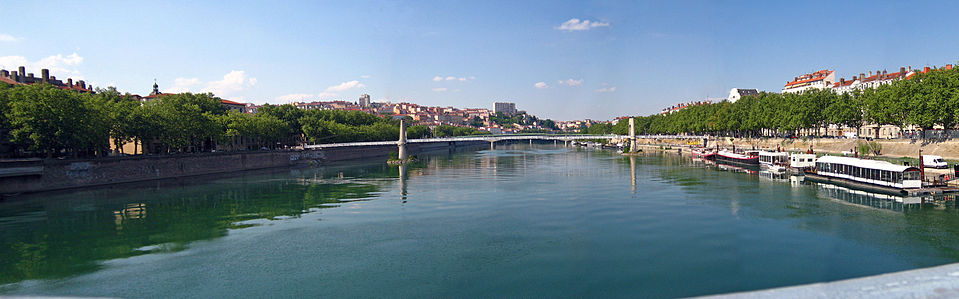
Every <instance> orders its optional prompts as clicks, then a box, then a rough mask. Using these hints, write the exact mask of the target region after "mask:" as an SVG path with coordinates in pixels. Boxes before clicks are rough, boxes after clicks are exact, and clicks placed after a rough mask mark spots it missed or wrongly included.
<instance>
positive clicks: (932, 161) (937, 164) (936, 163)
mask: <svg viewBox="0 0 959 299" xmlns="http://www.w3.org/2000/svg"><path fill="white" fill-rule="evenodd" d="M922 166H925V167H931V168H947V167H949V165H948V164H946V161H945V160H943V159H942V157H940V156H933V155H922Z"/></svg>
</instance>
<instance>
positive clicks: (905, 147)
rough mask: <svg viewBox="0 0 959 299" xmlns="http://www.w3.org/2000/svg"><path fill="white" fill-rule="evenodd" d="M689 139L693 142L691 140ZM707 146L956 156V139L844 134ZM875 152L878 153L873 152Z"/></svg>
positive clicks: (674, 143) (726, 140) (720, 141)
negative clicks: (869, 138)
mask: <svg viewBox="0 0 959 299" xmlns="http://www.w3.org/2000/svg"><path fill="white" fill-rule="evenodd" d="M639 143H640V144H643V145H646V146H653V147H659V146H671V147H686V146H692V147H699V146H702V144H701V143H700V141H695V142H690V141H689V140H668V139H667V140H655V139H648V140H647V139H641V140H639ZM690 143H692V144H690ZM707 146H709V147H717V146H718V147H721V148H728V147H733V146H735V147H736V148H741V149H751V148H759V149H767V150H775V149H777V148H778V149H782V150H786V151H807V150H809V149H812V150H813V151H815V152H817V153H831V154H841V153H843V152H858V153H860V155H870V156H881V157H885V158H902V157H907V158H918V157H919V151H920V150H922V154H924V155H937V156H942V157H943V158H945V159H949V160H959V140H946V141H939V142H921V141H919V140H908V139H889V140H872V141H866V140H863V139H844V138H732V137H720V138H711V139H709V140H708V141H707ZM866 147H868V149H869V150H868V151H867V150H865V148H866ZM876 152H878V154H877V153H876Z"/></svg>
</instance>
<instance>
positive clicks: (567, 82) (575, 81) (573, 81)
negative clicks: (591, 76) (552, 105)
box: [557, 78, 583, 86]
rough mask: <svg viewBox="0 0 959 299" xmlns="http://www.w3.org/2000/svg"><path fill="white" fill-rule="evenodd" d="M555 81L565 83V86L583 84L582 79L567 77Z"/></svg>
mask: <svg viewBox="0 0 959 299" xmlns="http://www.w3.org/2000/svg"><path fill="white" fill-rule="evenodd" d="M557 83H559V84H560V85H566V86H580V85H583V79H579V80H574V79H573V78H569V79H566V80H559V81H557Z"/></svg>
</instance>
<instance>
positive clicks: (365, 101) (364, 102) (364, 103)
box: [359, 93, 370, 108]
mask: <svg viewBox="0 0 959 299" xmlns="http://www.w3.org/2000/svg"><path fill="white" fill-rule="evenodd" d="M359 104H360V107H363V108H368V107H370V95H368V94H365V93H364V94H363V95H361V96H360V103H359Z"/></svg>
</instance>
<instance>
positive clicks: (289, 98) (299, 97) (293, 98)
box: [274, 93, 313, 104]
mask: <svg viewBox="0 0 959 299" xmlns="http://www.w3.org/2000/svg"><path fill="white" fill-rule="evenodd" d="M312 97H313V94H310V93H294V94H288V95H282V96H279V97H276V100H275V101H274V103H281V104H286V103H290V102H299V101H303V100H305V99H309V98H312Z"/></svg>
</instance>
